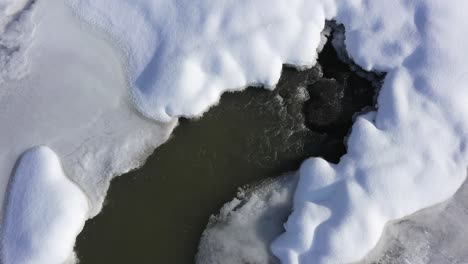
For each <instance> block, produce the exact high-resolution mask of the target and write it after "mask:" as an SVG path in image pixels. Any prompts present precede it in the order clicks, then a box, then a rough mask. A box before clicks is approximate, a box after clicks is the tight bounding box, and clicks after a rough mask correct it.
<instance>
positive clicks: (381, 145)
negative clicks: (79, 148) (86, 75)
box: [70, 0, 468, 264]
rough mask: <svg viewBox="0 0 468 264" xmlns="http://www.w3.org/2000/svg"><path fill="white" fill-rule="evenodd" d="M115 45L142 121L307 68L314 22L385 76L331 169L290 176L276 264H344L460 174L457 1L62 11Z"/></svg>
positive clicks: (464, 130) (462, 114)
mask: <svg viewBox="0 0 468 264" xmlns="http://www.w3.org/2000/svg"><path fill="white" fill-rule="evenodd" d="M70 3H71V5H72V7H73V8H74V10H75V11H76V12H77V13H78V14H79V16H80V17H82V18H83V19H85V20H86V21H88V22H89V23H91V24H93V25H95V26H97V27H99V28H101V29H103V30H105V31H106V32H108V33H109V34H110V35H111V37H112V38H113V39H114V40H115V41H117V42H118V43H119V45H120V46H121V48H122V49H123V50H124V51H125V53H126V56H127V60H128V74H129V80H130V82H131V85H132V95H133V99H134V101H135V103H136V104H137V106H138V107H139V109H140V110H141V111H142V112H143V113H144V114H145V115H147V116H148V117H152V118H155V119H157V120H162V121H166V120H170V119H171V118H173V117H177V116H189V117H191V116H199V115H200V114H202V113H203V112H204V111H206V110H207V109H208V108H209V107H210V106H211V105H213V104H215V103H217V102H218V100H219V97H220V95H221V93H223V92H224V91H227V90H233V89H242V88H243V87H245V86H246V85H247V84H262V85H265V86H266V87H273V86H274V85H275V83H276V82H277V81H278V79H279V76H280V72H281V65H282V64H283V63H287V64H293V65H297V66H298V67H306V66H311V65H312V64H314V63H315V59H316V48H317V47H318V46H319V44H320V32H321V31H322V30H323V27H324V22H325V19H333V18H335V19H337V20H338V21H339V22H341V23H343V24H344V25H345V28H346V46H347V49H348V52H349V55H350V57H352V58H353V59H354V60H355V62H356V63H358V64H359V65H360V66H362V67H363V68H365V69H366V70H378V71H386V72H387V73H388V74H387V76H386V78H385V82H384V85H383V87H382V90H381V92H380V94H379V98H378V111H377V112H374V113H369V114H366V115H365V116H361V117H359V118H357V120H356V122H355V124H354V126H353V131H352V133H351V135H350V137H349V139H348V140H347V145H348V153H347V154H346V155H345V156H344V157H343V158H342V159H341V161H340V163H339V164H338V165H333V164H329V163H327V162H325V161H324V160H322V159H319V158H315V159H309V160H306V161H305V162H304V163H303V165H302V166H301V169H300V171H299V173H300V180H299V183H298V188H297V190H296V193H295V197H294V211H293V213H292V214H291V215H290V217H289V219H288V221H287V223H286V225H285V228H286V232H285V233H284V234H283V235H281V236H280V237H279V238H278V239H277V240H276V241H275V242H274V243H273V245H272V250H273V252H274V253H275V255H276V256H277V257H278V258H279V259H280V260H281V261H282V262H283V263H292V264H296V263H311V262H312V263H347V262H352V261H358V260H359V259H361V258H363V257H364V256H365V254H366V253H367V252H368V251H369V250H370V249H372V248H373V247H374V246H375V245H376V243H377V241H378V240H379V237H380V235H381V233H382V230H383V228H384V225H385V223H386V222H387V221H389V220H392V219H396V218H400V217H403V216H405V215H408V214H411V213H414V212H415V211H417V210H420V209H422V208H425V207H428V206H430V205H433V204H436V203H439V202H442V201H444V200H446V199H448V198H449V197H450V196H451V195H453V194H454V193H455V191H456V190H457V189H458V187H459V186H460V185H461V183H462V182H463V180H464V179H465V176H466V175H465V170H466V167H467V165H468V150H467V139H468V104H467V102H468V89H467V87H466V86H467V84H468V63H467V61H468V60H467V59H468V53H467V52H466V50H465V47H464V46H465V45H464V43H466V38H467V37H466V36H468V24H467V23H466V18H465V17H466V15H465V10H467V8H468V2H466V1H462V0H459V1H456V0H454V1H450V2H444V3H441V2H440V1H438V0H414V1H408V0H395V1H386V0H379V1H371V0H348V1H331V0H328V1H327V0H288V1H286V0H256V1H245V0H244V1H233V0H220V1H211V0H198V1H196V0H101V1H92V0H70Z"/></svg>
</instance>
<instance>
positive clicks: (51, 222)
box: [1, 147, 88, 264]
mask: <svg viewBox="0 0 468 264" xmlns="http://www.w3.org/2000/svg"><path fill="white" fill-rule="evenodd" d="M10 185H11V187H10V189H9V196H8V199H7V206H6V214H5V219H4V222H3V223H4V224H3V226H2V238H1V248H2V251H1V253H2V255H1V262H2V263H5V264H8V263H15V264H61V263H64V262H65V261H67V259H70V257H72V256H73V254H72V253H73V246H74V244H75V238H76V236H77V235H78V233H79V232H80V231H81V229H82V228H83V225H84V221H85V220H86V217H87V214H88V200H87V198H86V195H85V194H84V193H83V192H82V191H81V190H80V188H78V187H77V186H76V185H75V184H74V183H73V182H71V181H70V180H69V179H68V178H67V176H66V175H65V173H64V172H63V169H62V166H61V164H60V161H59V158H58V157H57V155H56V154H55V153H54V152H53V151H52V150H50V149H49V148H47V147H37V148H34V149H31V150H29V151H27V152H26V153H25V154H24V155H22V157H21V159H20V160H19V162H18V163H17V168H16V170H15V173H14V175H13V178H12V180H11V183H10Z"/></svg>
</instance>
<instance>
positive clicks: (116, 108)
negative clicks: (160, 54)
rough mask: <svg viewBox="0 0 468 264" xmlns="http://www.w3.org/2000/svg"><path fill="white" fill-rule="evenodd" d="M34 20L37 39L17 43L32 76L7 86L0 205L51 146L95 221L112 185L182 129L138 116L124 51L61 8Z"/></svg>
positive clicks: (2, 90) (2, 97)
mask: <svg viewBox="0 0 468 264" xmlns="http://www.w3.org/2000/svg"><path fill="white" fill-rule="evenodd" d="M28 12H29V13H30V19H31V24H32V25H33V26H34V30H33V31H34V36H33V37H32V38H28V39H30V40H31V41H30V42H22V41H19V42H18V43H19V44H20V45H21V46H20V48H23V47H24V46H29V52H28V61H29V68H30V71H29V73H28V74H27V75H26V76H25V77H23V78H20V79H11V80H7V81H5V82H4V83H2V84H1V85H0V124H2V125H1V128H0V204H1V205H2V207H3V201H4V193H5V191H6V189H7V183H8V180H9V176H10V175H11V171H12V170H13V167H14V164H15V161H16V160H17V159H18V157H19V156H20V155H21V154H22V153H23V152H24V151H26V150H27V149H29V148H31V147H33V146H37V145H47V146H50V147H51V148H52V149H54V151H55V152H56V153H57V155H58V156H59V157H60V160H61V162H62V165H63V167H64V170H65V172H66V174H67V175H68V177H70V178H71V179H73V181H74V182H76V183H77V184H78V185H79V186H80V187H81V188H82V189H83V190H84V191H85V192H86V194H87V195H88V197H89V199H90V212H89V214H90V215H91V216H93V215H95V214H97V213H98V212H99V211H100V209H101V206H102V202H103V200H104V196H105V194H106V192H107V188H108V186H109V182H110V180H111V178H112V177H114V176H116V175H120V174H122V173H125V172H127V171H129V170H131V169H133V168H136V167H138V166H140V165H141V164H142V163H143V161H144V159H145V158H146V157H147V156H149V155H150V154H151V152H152V151H153V150H154V148H155V147H156V146H159V145H160V144H162V143H163V142H164V141H165V140H167V138H168V137H169V134H170V133H171V131H172V129H173V128H174V126H175V124H176V121H175V120H174V121H172V122H170V123H167V124H162V123H159V122H155V121H153V120H149V119H147V118H144V117H143V116H142V115H141V114H140V113H138V111H137V110H136V109H135V108H134V107H133V105H132V103H131V100H130V98H129V96H128V85H127V81H126V79H125V71H124V69H123V63H122V60H121V55H120V53H119V51H118V50H117V49H115V48H114V47H113V46H111V45H110V44H109V43H107V42H106V41H105V40H104V37H103V36H102V35H100V34H99V33H98V32H95V31H93V30H91V29H90V28H86V27H85V26H83V25H82V24H80V21H79V20H78V19H77V18H76V17H75V16H74V15H73V13H72V12H71V10H70V9H69V8H68V7H67V6H66V5H65V4H64V2H63V1H62V0H46V1H36V2H35V4H34V5H32V6H31V10H29V11H28ZM28 19H29V17H28ZM22 21H23V17H21V18H19V20H18V23H21V22H22ZM57 32H60V34H58V33H57ZM28 33H29V31H19V32H18V35H27V34H28ZM15 70H17V68H15ZM0 211H2V210H0Z"/></svg>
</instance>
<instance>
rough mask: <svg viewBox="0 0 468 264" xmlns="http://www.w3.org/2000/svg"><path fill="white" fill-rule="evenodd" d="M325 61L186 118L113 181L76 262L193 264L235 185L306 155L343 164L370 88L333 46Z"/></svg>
mask: <svg viewBox="0 0 468 264" xmlns="http://www.w3.org/2000/svg"><path fill="white" fill-rule="evenodd" d="M319 63H321V64H322V65H324V70H323V71H322V70H321V69H320V67H315V68H313V69H310V70H307V71H302V72H298V71H296V70H295V69H292V68H284V70H283V75H282V77H281V80H280V82H279V84H278V87H277V89H276V90H275V91H266V90H264V89H261V88H248V89H247V90H246V91H243V92H238V93H228V94H225V95H224V96H223V97H222V99H221V102H220V104H219V105H218V106H216V107H213V108H212V109H210V110H209V111H208V112H207V113H206V114H205V115H204V116H203V117H202V118H200V119H199V120H186V119H182V120H181V121H180V126H179V127H178V128H177V129H176V130H175V132H174V134H173V137H172V138H171V139H170V140H169V141H168V142H167V143H165V144H164V145H163V146H161V147H160V148H158V149H157V150H156V151H155V152H154V154H153V155H152V156H151V157H150V158H149V159H148V161H147V162H146V164H145V166H144V167H143V168H141V169H139V170H136V171H134V172H130V173H128V174H126V175H123V176H121V177H119V178H117V179H115V180H114V181H113V182H112V185H111V188H110V190H109V193H108V197H107V203H106V205H105V206H104V209H103V211H102V213H101V214H99V215H98V216H97V217H95V218H94V219H92V220H89V221H88V222H87V223H86V226H85V229H84V230H83V232H82V233H81V234H80V236H79V237H78V240H77V246H76V250H77V252H78V257H79V259H80V263H83V264H89V263H96V264H97V263H99V264H102V263H122V264H124V263H125V264H128V263H140V264H142V263H171V264H172V263H175V264H179V263H180V264H185V263H187V264H189V263H193V262H194V256H195V254H196V251H197V245H198V240H199V238H200V235H201V233H202V231H203V229H204V228H205V225H206V224H207V221H208V218H209V216H210V215H211V214H216V213H217V212H218V210H219V209H220V208H221V206H222V205H223V204H224V203H225V202H227V201H230V200H231V199H232V198H233V197H234V195H235V193H236V190H237V188H238V187H240V186H243V185H246V184H249V183H254V182H256V181H260V180H262V179H265V178H267V177H274V176H278V175H280V174H282V173H284V172H286V171H291V170H296V169H298V167H299V165H300V163H301V162H302V161H303V160H304V159H305V158H307V157H310V156H322V157H325V158H326V159H327V160H329V161H332V162H337V161H338V159H339V157H340V156H341V155H342V154H343V153H344V152H345V147H344V144H343V138H344V136H345V135H346V134H347V133H348V130H349V128H350V126H351V122H352V114H353V113H354V112H356V111H359V110H361V109H362V108H364V107H365V106H368V105H372V103H373V96H374V88H373V87H372V85H371V84H370V82H369V81H367V80H365V79H363V78H360V77H357V76H356V75H355V74H352V73H351V71H350V69H349V66H348V65H346V64H343V63H341V62H339V61H338V60H337V58H336V54H335V51H334V50H333V48H332V46H331V45H330V44H327V46H326V48H325V50H324V51H323V52H322V54H321V56H320V60H319ZM322 72H323V73H322ZM323 74H324V75H325V77H327V78H322V75H323ZM330 78H334V79H336V80H334V79H330ZM309 98H310V99H309Z"/></svg>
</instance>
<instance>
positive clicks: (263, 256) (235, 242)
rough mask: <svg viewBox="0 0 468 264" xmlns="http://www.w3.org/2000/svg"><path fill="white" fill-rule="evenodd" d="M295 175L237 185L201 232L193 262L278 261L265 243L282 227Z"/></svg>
mask: <svg viewBox="0 0 468 264" xmlns="http://www.w3.org/2000/svg"><path fill="white" fill-rule="evenodd" d="M297 179H298V177H297V176H296V175H294V174H286V175H284V176H281V177H278V178H275V179H270V180H266V181H264V182H262V183H261V184H258V185H256V186H253V187H251V188H250V189H241V190H240V191H239V193H238V195H237V198H234V199H233V200H232V201H231V202H229V203H227V204H225V205H224V206H223V208H222V209H221V210H220V213H219V215H216V216H211V218H210V222H209V223H208V226H207V228H206V230H205V231H204V232H203V235H202V238H201V240H200V244H199V250H198V253H197V257H196V263H197V264H238V263H252V264H261V263H278V261H277V259H276V258H275V257H274V256H273V255H272V254H271V252H270V250H269V246H268V245H269V244H270V243H271V242H272V241H273V240H274V238H275V237H276V236H278V235H279V234H281V233H282V232H283V231H284V230H283V227H282V223H283V222H284V221H285V220H286V218H287V216H288V215H289V214H290V212H291V207H292V195H293V193H294V189H295V186H296V183H297Z"/></svg>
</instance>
